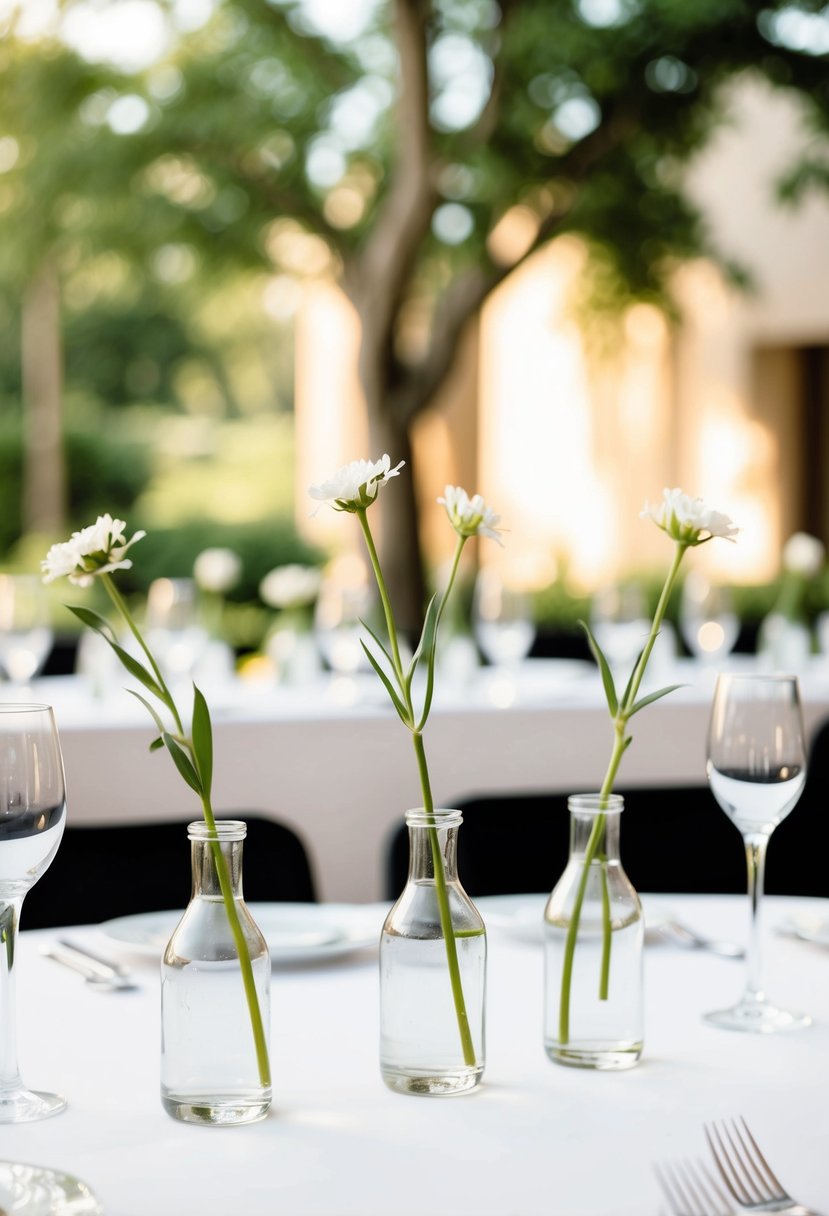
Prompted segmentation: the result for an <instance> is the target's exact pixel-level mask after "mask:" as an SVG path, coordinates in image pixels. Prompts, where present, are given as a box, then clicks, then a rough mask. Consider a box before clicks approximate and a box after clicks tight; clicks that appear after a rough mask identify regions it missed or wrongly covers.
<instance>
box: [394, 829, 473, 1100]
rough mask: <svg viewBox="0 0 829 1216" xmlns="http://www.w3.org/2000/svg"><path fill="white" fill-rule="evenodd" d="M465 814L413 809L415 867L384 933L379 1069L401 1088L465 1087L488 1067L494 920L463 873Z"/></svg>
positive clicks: (449, 1090) (431, 1091)
mask: <svg viewBox="0 0 829 1216" xmlns="http://www.w3.org/2000/svg"><path fill="white" fill-rule="evenodd" d="M461 822H462V816H461V812H460V811H454V810H435V811H432V812H429V811H427V810H425V809H423V808H418V809H417V810H411V811H407V812H406V824H407V825H408V829H409V875H408V879H407V881H406V886H405V888H404V890H403V892H402V894H401V896H400V898H399V899H398V900H397V903H396V904H395V905H394V907H393V908H392V909H391V911H390V912H389V914H388V916H387V917H386V921H385V924H384V925H383V933H382V937H381V940H380V1070H381V1072H382V1075H383V1080H384V1081H385V1083H386V1085H388V1087H389V1089H393V1090H396V1091H398V1092H399V1093H406V1094H427V1095H443V1094H458V1093H463V1092H465V1091H467V1090H471V1089H474V1088H475V1086H476V1085H477V1084H478V1082H479V1081H480V1079H481V1077H482V1075H483V1071H484V1002H485V995H486V930H485V928H484V922H483V920H482V919H481V917H480V914H479V913H478V911H477V909H476V908H475V905H474V904H473V903H472V901H471V900H470V898H469V896H468V895H467V894H466V892H465V891H464V889H463V887H462V886H461V884H460V882H459V881H458V871H457V837H458V828H459V827H460V825H461Z"/></svg>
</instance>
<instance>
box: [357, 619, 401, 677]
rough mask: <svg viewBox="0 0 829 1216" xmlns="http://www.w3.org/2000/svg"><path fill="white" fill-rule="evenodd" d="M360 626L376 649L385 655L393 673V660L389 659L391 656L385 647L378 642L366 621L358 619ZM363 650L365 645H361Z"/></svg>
mask: <svg viewBox="0 0 829 1216" xmlns="http://www.w3.org/2000/svg"><path fill="white" fill-rule="evenodd" d="M360 624H361V625H362V627H363V629H365V631H366V633H367V634H368V635H369V636H370V637H371V639H372V641H373V642H375V644H376V645H377V647H378V648H379V649H380V650H381V651H382V653H383V654H384V655H385V657H386V660H387V661H388V664H389V667H390V668H391V669H392V671H394V659H393V658H392V657H391V655H390V654H389V652H388V650H387V649H386V647H385V646H384V645H383V643H382V642H381V641H380V639H379V638H378V636H377V634H376V633H375V632H374V630H373V629H372V628H371V626H370V625H369V624H367V622H366V621H364V620H363V619H362V617H361V618H360ZM363 649H365V645H363Z"/></svg>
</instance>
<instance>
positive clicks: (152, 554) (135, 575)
mask: <svg viewBox="0 0 829 1216" xmlns="http://www.w3.org/2000/svg"><path fill="white" fill-rule="evenodd" d="M133 525H134V526H135V527H140V526H141V521H140V519H137V518H133V519H131V520H130V526H131V527H132V526H133ZM217 547H218V548H228V549H233V550H234V552H236V553H238V555H239V557H240V558H241V561H242V577H241V579H240V581H239V584H238V586H237V587H235V588H234V589H233V591H231V592H230V593H229V596H228V598H229V599H230V600H231V601H232V602H234V603H239V604H243V603H247V602H250V601H254V600H256V599H257V597H258V588H259V583H260V582H261V581H262V579H263V578H264V576H265V575H266V574H267V573H268V571H269V570H273V569H274V567H275V566H283V565H286V564H288V563H290V562H298V563H300V564H302V565H318V564H319V563H320V562H321V561H322V559H323V555H322V554H321V553H320V551H319V550H318V549H315V548H314V547H313V546H311V545H309V544H307V542H305V541H304V540H302V538H301V537H300V536H299V535H298V534H297V532H296V529H295V528H294V526H293V524H292V523H291V521H290V520H285V519H282V520H274V521H267V522H265V523H257V524H216V523H213V522H212V521H211V520H209V519H198V520H190V521H186V522H184V523H180V524H177V525H176V526H175V527H174V528H153V529H152V531H148V534H147V536H145V537H144V539H143V540H141V541H140V542H139V543H138V545H136V548H135V553H134V555H133V554H130V556H133V560H134V564H133V567H132V569H131V570H119V572H118V585H119V587H120V588H121V589H122V591H123V592H124V594H125V595H135V594H137V593H140V594H145V593H146V591H147V589H148V588H149V585H150V583H151V582H152V581H153V579H156V578H189V577H191V576H192V573H193V562H194V561H195V559H196V557H197V555H198V554H199V553H201V551H202V550H203V549H209V548H217Z"/></svg>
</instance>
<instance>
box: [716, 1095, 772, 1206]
mask: <svg viewBox="0 0 829 1216" xmlns="http://www.w3.org/2000/svg"><path fill="white" fill-rule="evenodd" d="M740 1121H741V1123H742V1125H743V1130H742V1131H741V1130H740V1127H739V1126H738V1124H737V1121H736V1119H732V1120H731V1121H730V1123H728V1122H726V1121H724V1120H723V1122H722V1130H720V1128H718V1127H717V1125H716V1124H715V1123H712V1124H710V1125H708V1124H706V1125H705V1127H704V1131H705V1137H706V1139H707V1141H708V1146H709V1148H710V1149H711V1153H712V1155H713V1158H714V1163H715V1165H716V1166H717V1169H718V1170H719V1173H720V1176H721V1177H722V1180H723V1182H724V1183H725V1185H726V1187H727V1188H728V1190H729V1192H730V1194H731V1195H732V1196H733V1198H734V1199H736V1201H737V1202H738V1203H740V1204H743V1205H752V1204H755V1205H756V1204H759V1203H768V1202H772V1201H775V1200H778V1199H785V1198H786V1192H785V1190H784V1189H783V1187H782V1186H781V1184H780V1182H779V1181H778V1179H777V1178H776V1177H775V1175H774V1172H773V1171H772V1169H771V1166H770V1165H769V1163H768V1162H767V1161H766V1159H765V1157H764V1156H763V1154H762V1153H761V1152H760V1148H759V1146H758V1144H757V1141H756V1140H755V1139H754V1137H753V1136H752V1134H751V1132H750V1131H749V1129H748V1124H747V1123H746V1121H745V1119H744V1118H743V1117H742V1116H740Z"/></svg>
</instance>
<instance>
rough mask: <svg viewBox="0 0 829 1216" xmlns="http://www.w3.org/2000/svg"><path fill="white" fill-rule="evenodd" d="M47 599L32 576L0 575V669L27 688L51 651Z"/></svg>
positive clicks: (43, 590)
mask: <svg viewBox="0 0 829 1216" xmlns="http://www.w3.org/2000/svg"><path fill="white" fill-rule="evenodd" d="M53 641H54V634H53V632H52V625H51V617H50V610H49V597H48V595H47V593H46V588H45V587H44V586H43V583H42V581H41V579H40V578H38V576H37V575H35V574H0V667H2V668H3V671H4V672H5V674H6V676H7V678H8V679H9V680H10V681H11V682H12V684H17V685H20V686H23V687H26V686H27V685H28V684H29V683H30V682H31V681H32V680H33V679H34V678H35V676H36V675H37V674H38V673H39V672H40V671H41V670H42V668H43V665H44V663H45V662H46V660H47V658H48V657H49V652H50V651H51V649H52V643H53Z"/></svg>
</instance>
